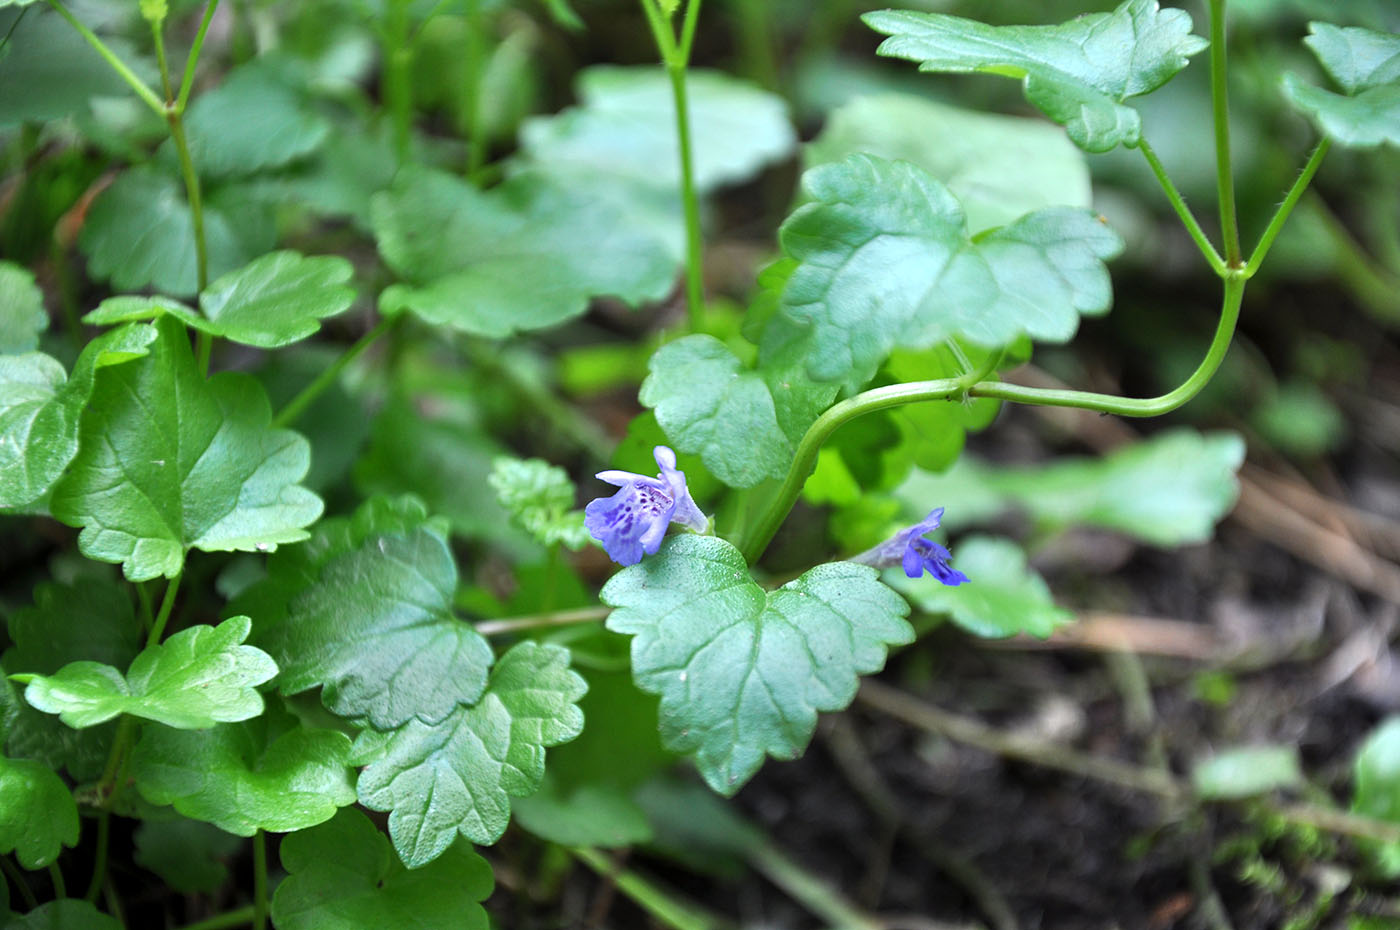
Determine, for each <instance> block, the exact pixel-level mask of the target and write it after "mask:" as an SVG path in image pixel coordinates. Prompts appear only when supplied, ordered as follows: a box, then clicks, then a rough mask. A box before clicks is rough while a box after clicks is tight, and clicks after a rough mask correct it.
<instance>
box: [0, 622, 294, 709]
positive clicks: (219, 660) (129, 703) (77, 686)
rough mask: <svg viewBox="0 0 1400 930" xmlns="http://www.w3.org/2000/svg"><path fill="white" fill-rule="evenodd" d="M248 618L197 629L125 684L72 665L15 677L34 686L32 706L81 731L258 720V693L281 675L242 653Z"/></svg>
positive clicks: (154, 655)
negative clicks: (131, 724) (127, 718)
mask: <svg viewBox="0 0 1400 930" xmlns="http://www.w3.org/2000/svg"><path fill="white" fill-rule="evenodd" d="M252 625H253V624H252V621H250V620H249V619H248V618H247V617H230V618H229V619H227V620H225V621H224V622H222V623H220V624H219V625H218V626H217V627H212V626H193V627H190V628H189V629H185V630H181V631H180V632H178V633H176V634H175V635H173V636H171V637H170V638H169V639H167V640H166V641H165V642H162V643H157V644H156V645H154V646H148V647H147V648H146V649H144V650H142V652H141V654H140V655H138V656H137V657H136V659H135V661H133V662H132V663H131V668H130V669H129V670H128V671H127V673H126V675H125V676H123V675H122V673H121V672H119V671H117V670H116V669H115V668H113V667H112V666H110V665H104V664H102V663H100V662H72V663H70V664H68V665H65V666H63V668H61V669H59V670H58V671H57V672H55V673H54V674H53V675H12V676H10V677H11V678H13V679H15V680H16V681H23V682H27V683H28V687H26V688H25V690H24V699H25V700H26V701H28V702H29V703H30V704H31V705H32V706H34V707H37V708H38V709H39V710H42V711H44V712H45V713H49V714H58V715H59V718H60V719H61V720H62V721H63V722H64V723H66V724H68V725H69V726H70V727H73V728H74V729H83V728H84V727H90V726H95V725H97V724H99V723H103V722H105V721H108V720H111V719H112V718H113V717H116V716H118V715H120V714H132V715H133V716H136V717H144V718H146V719H147V720H155V721H158V722H160V723H163V724H165V725H166V726H170V727H176V728H178V729H181V730H198V729H203V728H205V727H211V726H213V725H214V724H216V723H231V722H235V721H238V720H247V719H248V718H249V717H256V716H257V715H258V714H260V713H262V711H263V699H262V695H260V694H258V692H257V690H256V689H257V686H258V685H260V684H262V683H263V682H265V681H269V680H271V679H272V677H273V676H274V675H276V674H277V664H276V663H275V662H273V661H272V657H271V656H269V655H268V654H267V653H265V652H263V651H262V650H261V649H258V648H256V647H254V646H245V645H242V643H243V641H244V640H245V639H247V638H248V631H249V630H250V629H252Z"/></svg>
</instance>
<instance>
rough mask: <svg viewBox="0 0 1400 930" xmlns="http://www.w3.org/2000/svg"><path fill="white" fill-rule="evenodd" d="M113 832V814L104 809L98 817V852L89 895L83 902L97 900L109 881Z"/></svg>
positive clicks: (95, 857)
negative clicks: (108, 846) (110, 840)
mask: <svg viewBox="0 0 1400 930" xmlns="http://www.w3.org/2000/svg"><path fill="white" fill-rule="evenodd" d="M111 832H112V814H111V812H110V811H108V810H107V809H106V808H103V809H102V810H101V811H100V812H98V815H97V852H96V854H95V856H94V858H93V862H92V881H90V882H88V889H87V894H85V895H83V900H85V901H87V902H88V903H92V902H94V901H96V900H97V895H98V893H99V892H101V891H102V884H103V882H105V881H106V880H107V845H108V839H109V837H110V835H111Z"/></svg>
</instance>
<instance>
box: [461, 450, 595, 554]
mask: <svg viewBox="0 0 1400 930" xmlns="http://www.w3.org/2000/svg"><path fill="white" fill-rule="evenodd" d="M486 481H487V483H488V484H490V485H491V490H493V491H495V492H496V499H497V500H499V501H500V502H501V506H502V507H504V508H505V509H506V510H508V511H510V513H511V515H512V516H513V517H514V518H515V520H516V522H517V523H519V524H520V525H521V526H523V527H524V528H525V529H526V530H528V531H529V532H530V534H531V535H533V536H534V537H535V539H536V540H538V541H539V542H540V543H541V544H543V545H546V546H552V545H554V544H555V543H562V544H563V545H565V546H568V547H569V548H570V549H574V550H578V549H582V548H583V547H584V546H585V545H587V544H588V540H589V538H590V537H589V535H588V530H586V529H585V528H584V526H583V511H581V510H574V509H573V507H574V497H575V495H576V493H577V492H576V490H575V488H574V483H573V482H572V481H570V480H569V473H568V472H566V471H564V469H562V468H560V467H558V466H557V465H551V464H549V463H548V462H546V461H545V460H544V459H516V458H510V457H509V456H499V457H497V458H496V460H495V461H494V462H492V464H491V474H490V475H489V476H487V479H486Z"/></svg>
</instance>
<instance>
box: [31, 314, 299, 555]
mask: <svg viewBox="0 0 1400 930" xmlns="http://www.w3.org/2000/svg"><path fill="white" fill-rule="evenodd" d="M154 326H155V329H156V331H157V332H158V333H159V338H158V339H157V340H156V342H155V343H154V345H153V346H152V348H151V351H150V354H149V355H146V356H144V357H142V358H141V359H139V360H137V361H133V362H131V363H129V364H124V365H118V366H111V367H108V368H105V369H102V370H101V371H99V373H98V375H97V386H98V390H97V391H96V392H95V394H94V399H93V400H92V402H91V403H89V404H88V406H87V408H86V409H85V410H84V411H83V414H82V420H81V425H80V428H79V441H80V449H79V452H78V455H77V457H76V458H74V459H73V463H72V465H71V466H70V468H69V470H68V472H67V473H66V474H65V475H64V476H63V478H62V480H61V481H59V482H58V484H57V485H55V487H54V492H53V498H52V503H51V509H52V510H53V514H54V516H55V517H57V518H58V519H59V520H62V521H63V522H65V523H67V524H69V525H71V526H80V527H82V528H83V531H82V533H81V534H80V535H79V537H78V545H79V547H80V548H81V549H82V551H83V554H84V555H86V556H88V557H89V558H92V559H98V560H101V561H105V562H121V563H122V570H123V572H124V573H125V574H126V577H127V578H129V579H131V580H132V581H145V580H148V579H151V578H155V577H157V576H159V575H165V576H166V577H167V578H173V577H174V576H176V575H178V574H179V573H180V572H181V570H182V569H183V568H184V563H185V552H186V551H187V550H188V549H191V548H197V549H203V550H205V551H207V552H209V551H229V550H244V551H267V550H270V549H272V548H275V547H276V545H277V544H278V543H284V542H296V541H298V540H302V539H305V538H306V536H307V533H306V531H305V530H303V529H302V527H304V526H306V525H307V524H308V523H311V522H312V521H313V520H315V519H316V518H317V517H318V516H320V514H321V500H320V498H318V497H317V496H316V495H315V494H312V493H311V492H310V491H308V490H306V489H305V488H302V487H300V486H298V485H297V482H298V481H300V480H301V478H302V477H303V476H304V475H305V474H306V470H307V468H308V466H309V465H310V458H311V452H310V447H309V446H308V444H307V442H306V440H305V439H303V438H302V437H301V436H299V435H297V434H296V433H294V432H291V431H290V430H274V429H270V428H269V425H268V424H269V423H270V421H271V419H272V411H271V409H270V407H269V404H268V401H267V395H266V394H264V393H263V390H262V387H261V386H260V385H259V384H258V383H257V382H256V381H254V380H253V379H252V378H251V377H249V376H247V375H243V374H239V373H234V372H224V373H220V374H218V375H215V376H214V377H213V378H211V379H210V380H208V381H205V380H204V379H203V378H201V377H200V374H199V371H198V369H197V367H196V366H195V361H194V355H193V353H192V352H191V351H190V344H189V337H188V336H187V334H186V332H185V328H184V327H183V326H181V325H180V324H179V322H177V321H176V320H175V319H174V318H173V317H169V316H163V317H161V318H160V319H159V320H157V321H156V323H155V324H154Z"/></svg>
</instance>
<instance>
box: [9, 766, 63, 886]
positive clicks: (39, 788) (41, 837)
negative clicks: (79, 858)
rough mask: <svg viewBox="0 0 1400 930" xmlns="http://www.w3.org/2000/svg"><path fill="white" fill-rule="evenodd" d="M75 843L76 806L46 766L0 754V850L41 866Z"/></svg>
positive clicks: (33, 866)
mask: <svg viewBox="0 0 1400 930" xmlns="http://www.w3.org/2000/svg"><path fill="white" fill-rule="evenodd" d="M77 843H78V806H77V805H76V804H74V803H73V796H72V795H71V794H69V793H68V786H67V785H65V784H64V783H63V780H62V779H61V778H59V777H58V776H57V775H55V774H54V773H53V772H52V771H50V770H49V768H48V766H46V765H43V764H42V763H39V762H33V761H30V760H28V759H7V758H5V757H4V756H0V853H9V852H13V853H14V854H15V856H16V857H17V858H18V859H19V862H20V865H22V866H24V867H25V868H26V869H42V868H43V867H44V866H46V865H48V864H49V863H51V862H53V861H54V860H55V859H57V858H58V854H59V851H60V847H62V846H76V845H77Z"/></svg>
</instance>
